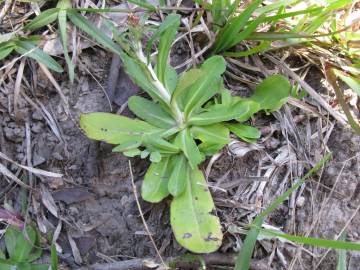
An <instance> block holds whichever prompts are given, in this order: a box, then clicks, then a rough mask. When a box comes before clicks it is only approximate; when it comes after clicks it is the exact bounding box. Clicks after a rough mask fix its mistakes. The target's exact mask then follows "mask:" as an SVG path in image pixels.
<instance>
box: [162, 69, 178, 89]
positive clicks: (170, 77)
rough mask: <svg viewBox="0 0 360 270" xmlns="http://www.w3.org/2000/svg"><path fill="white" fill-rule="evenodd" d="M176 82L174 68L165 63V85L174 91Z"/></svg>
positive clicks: (176, 76) (176, 77)
mask: <svg viewBox="0 0 360 270" xmlns="http://www.w3.org/2000/svg"><path fill="white" fill-rule="evenodd" d="M177 82H178V75H177V73H176V70H175V69H174V68H173V67H172V66H170V65H166V68H165V83H164V84H165V87H166V89H167V90H168V91H169V92H170V93H173V92H174V91H175V88H176V85H177Z"/></svg>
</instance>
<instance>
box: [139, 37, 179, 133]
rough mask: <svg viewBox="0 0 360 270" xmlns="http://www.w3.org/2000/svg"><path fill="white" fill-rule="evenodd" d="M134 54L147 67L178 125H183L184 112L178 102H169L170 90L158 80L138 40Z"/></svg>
mask: <svg viewBox="0 0 360 270" xmlns="http://www.w3.org/2000/svg"><path fill="white" fill-rule="evenodd" d="M136 55H137V57H138V58H139V60H140V61H141V62H143V63H144V64H145V65H146V67H147V68H148V70H149V73H150V75H151V77H152V79H153V81H152V83H153V85H154V86H155V87H156V89H157V90H158V91H159V93H160V95H161V97H162V99H163V101H164V102H165V103H166V104H167V105H168V106H169V108H170V109H171V111H172V112H173V113H174V116H175V119H176V122H177V124H178V126H179V127H182V126H183V125H184V120H185V119H184V113H183V112H182V111H181V110H180V107H179V104H178V103H177V102H171V94H170V92H169V91H168V90H167V89H166V87H165V86H164V84H163V83H162V82H161V81H160V80H159V78H158V76H157V75H156V73H155V71H154V69H153V67H152V66H151V63H150V62H149V63H148V61H147V58H146V57H145V55H144V53H143V51H142V46H141V43H140V42H139V43H138V50H137V53H136Z"/></svg>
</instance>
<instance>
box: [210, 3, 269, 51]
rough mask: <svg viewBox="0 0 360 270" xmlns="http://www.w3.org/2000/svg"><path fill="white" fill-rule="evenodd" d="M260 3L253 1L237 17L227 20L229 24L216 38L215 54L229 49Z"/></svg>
mask: <svg viewBox="0 0 360 270" xmlns="http://www.w3.org/2000/svg"><path fill="white" fill-rule="evenodd" d="M261 2H262V0H256V1H253V3H251V4H250V5H249V6H248V7H247V8H246V9H245V10H244V11H243V12H242V13H241V14H240V15H239V16H236V17H233V18H232V19H230V20H229V22H228V23H227V24H226V25H225V27H224V28H223V29H222V30H221V31H220V33H219V34H218V35H217V37H216V41H215V44H214V52H215V53H217V52H219V51H223V50H226V49H228V48H229V47H231V42H232V39H233V38H234V37H235V36H236V34H237V33H239V32H240V30H241V29H243V28H244V27H245V26H246V24H247V22H248V21H249V19H250V17H251V15H252V14H253V12H254V11H255V10H256V8H257V7H258V6H259V5H260V3H261Z"/></svg>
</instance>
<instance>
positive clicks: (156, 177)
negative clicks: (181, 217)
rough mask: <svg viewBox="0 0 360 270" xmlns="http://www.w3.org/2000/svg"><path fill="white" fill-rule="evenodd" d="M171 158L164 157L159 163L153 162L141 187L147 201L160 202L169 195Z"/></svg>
mask: <svg viewBox="0 0 360 270" xmlns="http://www.w3.org/2000/svg"><path fill="white" fill-rule="evenodd" d="M170 171H171V167H170V158H169V157H164V158H162V159H161V160H160V162H158V163H151V165H150V167H149V169H148V171H147V172H146V174H145V177H144V182H143V184H142V187H141V196H142V198H143V199H144V200H145V201H148V202H152V203H156V202H160V201H161V200H162V199H164V198H165V197H166V196H168V195H169V191H168V182H169V176H170Z"/></svg>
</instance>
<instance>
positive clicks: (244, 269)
mask: <svg viewBox="0 0 360 270" xmlns="http://www.w3.org/2000/svg"><path fill="white" fill-rule="evenodd" d="M262 223H263V219H258V220H254V222H253V223H252V224H254V226H253V227H251V228H250V231H249V232H248V233H247V235H246V238H245V241H244V243H243V246H242V247H241V250H240V253H239V256H237V258H236V264H235V270H248V269H249V267H250V261H251V257H252V253H253V251H254V247H255V244H256V240H257V237H258V235H259V233H260V228H261V224H262Z"/></svg>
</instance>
